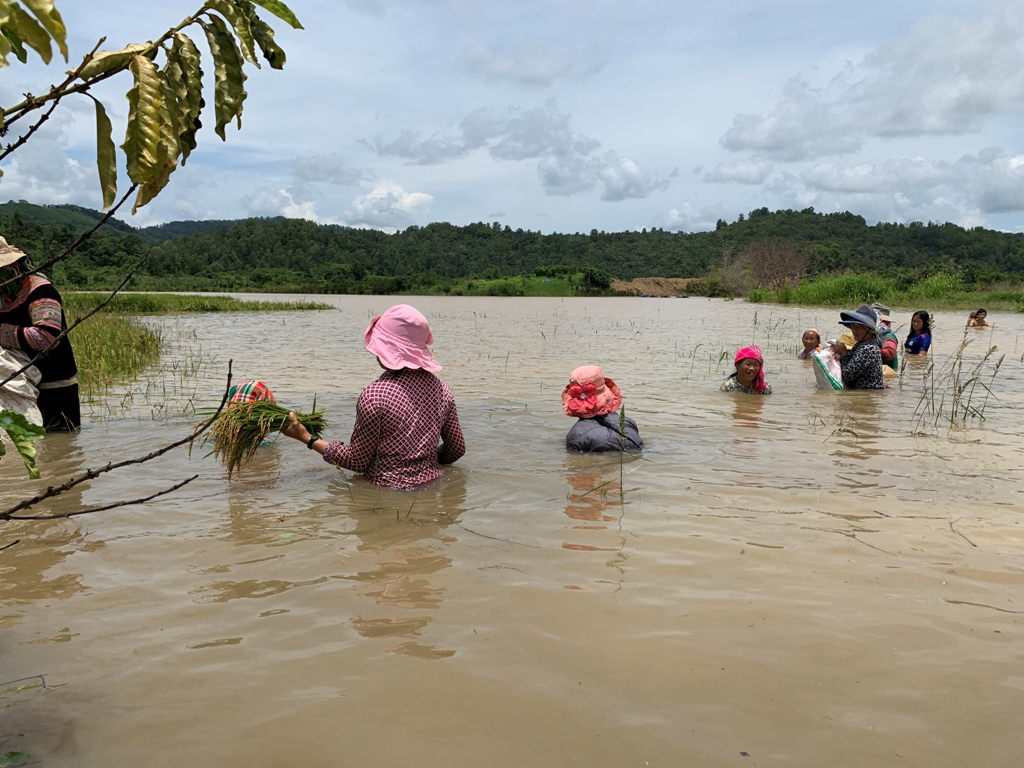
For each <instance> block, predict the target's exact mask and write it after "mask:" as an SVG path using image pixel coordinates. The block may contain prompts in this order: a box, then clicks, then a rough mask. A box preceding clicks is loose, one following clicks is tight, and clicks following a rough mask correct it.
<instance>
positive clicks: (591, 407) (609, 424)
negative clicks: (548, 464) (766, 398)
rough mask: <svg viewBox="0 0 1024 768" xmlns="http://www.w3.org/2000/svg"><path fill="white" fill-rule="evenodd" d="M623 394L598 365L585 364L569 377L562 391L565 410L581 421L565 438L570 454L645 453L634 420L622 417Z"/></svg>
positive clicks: (566, 413)
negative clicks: (620, 408) (620, 407)
mask: <svg viewBox="0 0 1024 768" xmlns="http://www.w3.org/2000/svg"><path fill="white" fill-rule="evenodd" d="M620 405H622V392H620V391H619V388H618V386H617V385H616V384H615V382H614V381H612V380H611V379H609V378H606V377H605V375H604V373H603V372H602V371H601V369H600V368H598V367H597V366H596V365H582V366H580V367H579V368H577V369H576V370H574V371H573V372H572V373H571V374H569V383H568V384H567V385H566V387H565V389H563V390H562V410H563V411H564V412H565V415H566V416H575V417H576V418H577V419H578V421H577V422H576V423H575V424H573V425H572V429H570V430H569V434H567V435H566V436H565V447H566V450H569V451H581V452H584V453H603V452H605V451H642V450H643V449H644V441H643V440H642V439H641V437H640V431H639V429H638V428H637V425H636V422H635V421H633V419H630V418H628V417H627V418H625V419H623V418H622V417H621V416H620V414H619V406H620Z"/></svg>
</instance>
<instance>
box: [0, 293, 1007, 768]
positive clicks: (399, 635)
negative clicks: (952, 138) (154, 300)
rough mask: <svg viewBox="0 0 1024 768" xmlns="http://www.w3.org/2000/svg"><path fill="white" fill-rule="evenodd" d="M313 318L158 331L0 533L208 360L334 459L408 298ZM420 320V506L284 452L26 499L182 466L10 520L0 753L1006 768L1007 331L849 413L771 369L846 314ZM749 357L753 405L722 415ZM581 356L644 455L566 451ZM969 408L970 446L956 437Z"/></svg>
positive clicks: (234, 319) (169, 406)
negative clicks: (426, 333) (441, 401)
mask: <svg viewBox="0 0 1024 768" xmlns="http://www.w3.org/2000/svg"><path fill="white" fill-rule="evenodd" d="M325 300H327V301H329V302H331V303H333V304H334V305H336V306H337V308H338V309H337V310H336V311H324V312H305V313H299V312H296V313H284V314H231V315H203V316H186V317H175V318H160V319H155V320H150V321H147V322H152V323H153V324H155V325H159V326H161V327H162V329H163V332H164V334H165V337H166V339H167V340H168V343H169V346H170V353H169V355H168V357H167V359H165V360H164V362H163V363H162V364H161V366H160V368H159V369H158V370H154V371H153V372H151V374H150V375H149V376H148V377H147V378H146V380H144V381H142V382H138V383H136V384H134V385H132V386H131V387H128V388H126V389H125V390H124V391H121V392H118V393H114V394H112V395H111V396H110V397H109V398H108V399H107V400H106V401H104V402H103V403H97V404H94V405H93V406H92V407H91V408H90V409H89V410H90V412H91V417H90V418H89V419H88V423H87V424H86V425H85V427H84V428H83V430H82V431H81V433H80V434H78V435H74V436H62V435H53V436H50V437H47V438H46V439H45V441H44V442H43V444H42V446H41V448H40V466H41V470H42V472H43V475H44V479H43V481H41V482H37V483H33V482H29V481H27V480H24V479H23V472H21V471H19V464H18V463H17V461H16V460H12V458H11V457H10V456H7V457H5V458H4V459H3V461H2V462H0V500H2V501H3V502H4V503H3V507H4V508H7V507H9V506H10V505H11V504H12V503H13V502H14V501H15V500H18V499H21V498H24V497H25V496H27V495H30V494H32V493H35V492H38V491H39V490H41V489H42V488H44V487H45V486H46V485H48V484H56V483H58V482H62V481H63V480H64V479H66V478H67V477H69V476H70V475H72V474H76V473H81V472H83V471H84V470H86V469H87V468H98V467H101V466H103V465H104V464H106V463H107V462H108V461H116V460H120V459H124V458H130V457H134V456H141V455H144V454H146V453H148V452H150V451H153V450H155V449H157V448H159V447H160V446H162V445H164V444H166V443H168V442H170V441H172V440H174V439H176V438H178V437H180V436H182V435H184V434H185V433H186V432H187V430H188V428H189V426H190V425H191V424H192V423H194V422H195V421H196V418H197V417H196V415H195V413H194V412H193V410H192V409H194V408H196V407H199V408H202V407H208V406H210V405H212V404H214V403H215V402H217V401H219V397H220V394H221V393H222V391H223V389H224V374H225V372H226V367H227V362H228V360H229V359H233V360H234V374H235V377H236V379H246V378H261V379H263V380H265V381H266V382H267V383H268V384H269V385H270V386H271V388H272V389H273V390H274V391H275V392H276V394H277V396H278V400H279V402H281V403H282V404H285V405H288V406H290V407H293V408H296V409H298V410H308V409H309V407H310V406H311V405H312V401H313V397H314V396H316V402H317V404H318V405H323V406H326V408H327V416H328V418H329V419H330V421H331V424H332V426H331V428H330V429H329V430H328V431H327V436H328V437H333V438H340V439H347V438H348V435H349V432H350V430H351V426H352V416H353V411H354V404H355V398H356V396H357V394H358V392H359V390H360V388H361V387H362V386H365V385H366V384H367V383H369V382H370V381H371V380H372V379H374V378H375V377H376V376H377V374H378V373H379V369H378V368H377V366H376V361H375V360H374V359H373V358H372V357H371V356H370V355H369V354H367V353H366V352H365V351H364V350H363V348H362V343H361V342H362V334H363V330H364V328H365V326H366V324H367V322H368V320H369V318H370V317H371V316H372V315H373V314H379V313H380V312H381V311H383V310H384V309H386V308H387V307H388V306H389V305H390V304H392V303H397V302H398V301H401V299H395V298H394V297H326V299H325ZM408 301H409V302H410V303H413V304H415V305H416V306H417V307H418V308H419V309H421V310H422V311H423V312H424V313H425V314H426V315H427V316H428V317H429V318H430V320H431V323H432V324H433V328H434V336H435V339H436V342H437V343H436V346H435V354H436V356H437V358H438V359H439V361H440V362H441V363H442V364H443V365H444V370H443V371H442V372H441V374H440V375H441V376H442V377H443V378H444V379H445V381H447V382H448V383H449V385H450V386H451V388H452V390H453V391H454V393H455V397H456V401H457V403H458V406H459V412H460V416H461V420H462V424H463V428H464V431H465V433H466V438H467V443H468V446H469V451H468V453H467V455H466V456H465V457H464V458H463V459H462V460H461V461H459V463H458V464H457V465H455V466H454V467H453V468H451V469H449V471H448V472H447V474H446V476H445V478H444V479H443V481H441V482H439V483H438V484H436V485H433V486H430V487H428V488H426V489H424V490H420V491H418V492H400V491H391V490H384V489H379V488H376V487H374V486H371V485H369V484H367V483H366V482H365V481H363V480H361V479H359V478H353V477H352V476H351V475H350V474H349V473H344V472H339V471H338V470H336V469H334V468H333V467H331V466H329V465H327V464H325V463H323V462H322V461H321V460H320V459H319V457H318V456H315V455H314V454H312V453H311V452H309V451H307V450H306V449H305V448H304V447H303V446H302V445H300V444H299V443H297V442H295V441H292V440H282V441H281V442H280V443H279V444H276V445H273V446H270V447H268V448H265V449H263V450H262V451H261V452H260V454H259V455H258V456H257V458H256V460H255V461H254V462H253V463H252V464H251V465H250V466H249V467H247V468H246V469H245V470H243V471H241V472H240V473H238V474H237V475H236V476H235V477H234V478H233V479H232V480H231V481H230V482H229V481H228V479H227V477H226V473H225V471H224V469H223V467H221V466H220V465H219V464H217V463H216V462H215V461H214V459H213V458H212V457H211V456H208V455H206V451H205V450H202V449H198V448H197V449H195V450H193V451H192V454H191V456H190V455H189V453H188V451H187V449H186V448H178V449H176V450H174V451H171V452H170V453H168V454H167V455H166V456H164V457H162V458H160V459H158V460H155V461H152V462H149V463H147V464H143V465H137V466H129V467H126V468H124V469H120V470H117V471H114V472H111V473H109V474H107V475H104V476H102V477H99V478H95V479H92V480H89V481H88V482H86V483H84V484H82V485H79V486H77V487H76V488H75V489H73V490H72V491H71V492H69V493H67V494H65V495H64V496H62V497H61V498H60V499H58V500H56V501H52V502H48V503H45V504H43V505H41V507H40V508H39V509H40V511H59V510H67V509H80V508H83V507H94V506H101V505H105V504H111V503H114V502H117V501H119V500H130V499H137V498H141V497H144V496H148V495H150V494H152V493H155V492H157V491H159V490H161V489H164V488H167V487H170V486H172V485H174V484H176V483H179V482H181V481H183V480H186V479H187V478H189V477H191V476H193V475H198V478H197V479H196V480H194V481H193V482H191V483H190V484H188V485H186V486H185V487H183V488H181V489H180V490H178V491H176V492H174V493H172V494H169V495H167V496H165V497H160V498H158V499H155V500H153V501H151V502H149V503H147V504H145V505H142V506H133V507H132V506H130V507H121V508H116V509H112V510H109V511H104V512H98V513H95V514H91V515H86V516H83V517H78V518H75V519H72V520H64V521H37V522H19V523H8V524H5V527H4V528H3V534H4V535H3V539H2V541H0V545H3V544H6V543H9V542H10V541H13V540H14V539H20V543H18V544H17V545H15V546H13V547H10V548H9V549H6V550H5V551H3V552H2V553H0V568H2V569H3V581H2V584H0V654H2V656H0V658H2V661H0V667H2V672H0V678H3V681H19V682H7V683H6V684H5V685H3V686H0V702H2V704H3V709H2V710H0V711H2V718H3V719H2V721H0V753H3V752H6V751H9V750H22V751H24V752H26V753H28V754H29V755H31V756H32V757H33V758H35V759H36V760H37V761H38V764H40V765H44V766H51V767H57V766H59V767H63V766H75V767H76V768H87V767H91V766H103V767H104V768H109V767H110V766H136V765H144V766H181V765H196V766H245V767H246V768H254V767H256V768H259V767H262V766H268V767H277V766H303V768H319V767H320V766H323V767H325V768H327V767H333V766H374V767H377V766H408V765H414V764H415V765H417V766H420V767H421V768H432V767H434V766H444V768H451V766H477V765H486V766H509V767H510V768H511V767H513V766H516V767H518V766H527V765H528V766H532V767H541V768H543V767H545V766H552V767H555V766H557V767H562V766H573V765H581V766H583V765H585V766H640V767H643V768H647V767H648V766H684V765H685V766H691V765H692V766H698V765H699V766H749V767H751V768H754V767H755V766H756V767H757V768H764V767H765V766H821V765H829V766H851V767H853V766H858V767H859V766H867V765H915V766H929V767H930V768H935V767H940V766H964V765H971V766H1010V765H1018V764H1020V760H1021V758H1020V753H1021V746H1022V739H1024V737H1022V736H1021V729H1020V717H1021V712H1022V711H1024V665H1022V662H1024V623H1022V618H1024V461H1022V460H1021V456H1022V448H1024V419H1022V418H1021V411H1022V409H1024V363H1022V358H1024V339H1021V338H1019V337H1020V336H1021V334H1022V332H1024V315H1010V314H999V313H997V314H996V315H995V316H993V317H991V319H992V320H993V321H994V322H995V323H996V327H995V329H993V330H989V331H984V332H973V331H972V332H971V333H972V335H971V336H970V337H968V338H971V339H973V341H972V342H971V344H970V345H968V347H967V348H966V350H965V351H964V353H963V355H962V359H961V361H960V363H959V369H958V370H959V373H957V371H956V370H953V369H951V367H950V366H951V365H952V361H951V360H950V356H951V354H952V353H953V352H954V351H955V349H956V347H957V345H958V343H959V342H960V341H961V340H962V338H963V333H964V332H963V330H962V325H963V322H964V321H965V319H966V315H967V313H966V312H956V313H941V312H940V313H938V316H937V318H936V322H935V336H936V338H937V342H936V345H935V348H934V352H935V354H934V355H933V357H932V358H931V360H932V361H933V362H934V363H935V369H934V371H933V373H932V375H931V376H930V377H929V375H928V374H927V371H928V365H927V363H928V361H927V360H923V359H913V360H910V361H909V363H908V365H907V367H906V370H905V371H904V373H903V377H902V380H901V382H900V383H898V384H896V385H895V386H893V387H892V388H891V389H889V390H887V391H884V392H874V393H839V394H835V393H831V392H823V391H817V390H815V389H814V383H813V374H812V371H811V369H810V368H809V364H808V363H805V362H801V361H798V360H796V359H795V357H794V356H795V353H796V351H797V347H798V343H799V342H798V340H799V337H800V335H801V332H802V331H803V329H804V328H805V327H806V326H810V325H813V326H816V327H817V328H819V329H820V330H821V331H822V333H823V335H824V336H826V337H829V336H835V335H838V333H839V331H840V330H842V329H841V328H840V327H839V326H837V325H836V320H837V319H838V313H837V312H835V311H833V310H806V309H796V308H789V307H771V306H754V305H746V304H744V303H742V302H726V301H717V300H716V301H708V300H706V299H625V298H623V299H497V298H495V299H476V298H413V299H408ZM908 309H916V308H908ZM894 317H895V318H896V325H897V326H901V325H902V326H904V328H905V324H906V323H907V322H909V317H910V312H909V311H897V312H895V313H894ZM905 333H906V331H905V330H904V331H903V335H905ZM752 342H754V343H759V344H761V346H762V347H763V348H764V349H765V354H766V358H767V373H768V378H769V381H770V382H771V383H772V384H773V386H774V389H775V394H773V395H771V396H770V397H754V396H750V395H742V394H724V393H720V392H719V391H718V386H719V384H720V383H721V381H722V380H723V379H724V378H725V376H726V375H727V373H729V372H730V371H731V359H732V353H733V351H734V350H735V348H736V347H737V346H739V345H746V344H749V343H752ZM993 345H994V346H995V347H997V351H996V352H995V353H994V354H993V355H992V356H990V357H989V358H988V359H987V360H986V359H985V353H986V352H987V351H988V349H989V347H990V346H993ZM1002 356H1004V357H1002ZM1000 357H1002V362H1001V366H1000V367H999V369H998V371H994V368H995V365H996V362H997V361H998V360H999V359H1000ZM584 363H596V364H599V365H601V366H602V367H603V368H604V370H605V373H606V374H607V375H608V376H610V377H611V378H614V379H615V380H616V381H617V382H618V383H619V385H620V386H621V388H622V391H623V393H624V396H625V405H626V409H627V412H628V413H629V414H630V415H631V416H633V417H634V418H636V420H637V421H638V423H639V424H640V429H641V434H642V435H643V437H644V439H645V441H646V443H647V445H648V450H647V451H646V452H645V453H644V454H643V456H642V457H633V456H627V457H623V458H622V461H621V462H620V457H618V456H600V455H594V456H588V455H567V454H566V453H565V452H564V450H563V442H562V440H563V436H564V434H565V432H566V431H567V430H568V428H569V427H570V426H571V420H570V419H569V418H568V417H566V416H564V415H562V413H561V410H560V400H559V393H560V390H561V388H562V386H563V384H564V382H565V381H566V379H567V377H568V373H569V371H570V370H571V369H572V368H574V367H575V366H577V365H580V364H584ZM979 371H980V373H981V378H980V380H979V377H978V376H976V375H975V374H976V372H979ZM972 378H973V379H975V380H976V384H975V386H974V390H973V394H972V393H971V391H970V387H969V386H968V387H966V388H964V390H963V392H962V393H961V394H960V396H958V397H957V396H955V395H956V392H955V389H956V388H957V387H964V385H965V384H967V382H968V381H969V380H971V379H972ZM982 384H984V385H985V386H987V387H989V388H990V389H991V394H990V395H989V394H987V392H986V390H985V387H984V386H982ZM968 400H970V407H971V408H972V409H974V411H975V412H977V411H978V409H981V415H983V416H984V417H985V420H984V421H983V422H982V421H981V420H980V419H978V418H977V417H969V418H966V419H964V418H963V411H962V410H961V409H962V407H965V406H967V405H968ZM34 676H38V677H34ZM23 678H27V679H23Z"/></svg>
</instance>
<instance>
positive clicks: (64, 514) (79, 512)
mask: <svg viewBox="0 0 1024 768" xmlns="http://www.w3.org/2000/svg"><path fill="white" fill-rule="evenodd" d="M197 477H199V475H192V477H190V478H188V479H187V480H182V481H181V482H180V483H176V484H175V485H172V486H171V487H170V488H164V490H162V491H157V492H156V493H153V494H150V495H149V496H145V497H143V498H141V499H132V500H131V501H116V502H114V503H113V504H105V505H103V506H102V507H90V508H89V509H79V510H77V511H75V512H57V513H55V514H52V515H25V516H15V517H10V518H7V519H9V520H60V519H62V518H65V517H77V516H78V515H88V514H92V513H93V512H103V511H105V510H108V509H115V508H117V507H127V506H131V505H133V504H145V503H146V502H147V501H152V500H153V499H155V498H157V497H158V496H165V495H167V494H168V493H172V492H173V491H176V490H178V489H179V488H182V487H184V486H186V485H188V484H189V483H191V482H192V481H193V480H195V479H196V478H197Z"/></svg>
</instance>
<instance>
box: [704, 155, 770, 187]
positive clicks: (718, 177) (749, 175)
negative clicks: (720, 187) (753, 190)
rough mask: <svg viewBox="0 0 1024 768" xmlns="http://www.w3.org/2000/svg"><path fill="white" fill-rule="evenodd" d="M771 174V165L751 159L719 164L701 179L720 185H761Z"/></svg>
mask: <svg viewBox="0 0 1024 768" xmlns="http://www.w3.org/2000/svg"><path fill="white" fill-rule="evenodd" d="M771 172H772V164H771V163H769V162H767V161H765V160H758V159H751V160H741V161H739V162H735V163H718V164H717V165H716V166H715V167H714V169H713V170H710V171H708V172H707V173H705V174H703V176H702V177H701V178H702V180H703V181H706V182H709V183H718V184H761V183H763V182H764V180H765V179H767V178H768V176H769V174H770V173H771Z"/></svg>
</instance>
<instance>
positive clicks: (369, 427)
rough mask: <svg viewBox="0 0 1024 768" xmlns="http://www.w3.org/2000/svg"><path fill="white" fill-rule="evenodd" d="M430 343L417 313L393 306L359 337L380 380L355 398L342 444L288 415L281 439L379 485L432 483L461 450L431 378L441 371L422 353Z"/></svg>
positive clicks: (446, 404)
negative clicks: (353, 413)
mask: <svg viewBox="0 0 1024 768" xmlns="http://www.w3.org/2000/svg"><path fill="white" fill-rule="evenodd" d="M433 343H434V336H433V334H432V333H431V330H430V323H428V322H427V318H425V317H424V316H423V315H422V314H421V313H420V312H419V311H418V310H417V309H415V308H414V307H411V306H409V305H408V304H398V305H396V306H394V307H391V308H390V309H388V310H387V311H386V312H385V313H384V314H382V315H380V316H379V317H375V318H373V320H372V321H371V322H370V325H369V327H368V328H367V329H366V333H365V334H364V335H363V346H364V347H365V348H366V351H367V352H369V353H370V354H372V355H375V356H376V357H377V362H378V363H379V365H380V367H381V368H383V369H384V373H383V374H381V376H380V378H378V379H377V380H376V381H375V382H373V383H372V384H370V386H368V387H366V389H364V390H363V391H362V393H361V394H360V395H359V400H358V401H357V403H356V423H355V426H354V427H353V429H352V439H351V440H350V441H349V443H348V445H346V444H345V443H343V442H341V441H330V442H329V441H327V440H323V439H322V438H321V437H320V436H319V435H313V434H310V432H309V431H308V430H307V429H306V428H305V427H304V426H302V425H301V424H300V423H299V421H298V419H297V418H296V417H295V414H294V413H292V414H289V424H288V426H287V427H286V428H285V429H284V430H283V431H282V434H284V435H286V436H288V437H293V438H295V439H296V440H300V441H301V442H303V443H305V444H306V446H307V447H308V448H309V449H310V450H313V451H316V452H317V453H319V454H321V455H322V456H323V457H324V461H327V462H329V463H331V464H335V465H337V466H339V467H343V468H344V469H348V470H351V471H353V472H360V473H362V474H363V475H364V476H365V477H366V479H367V480H369V481H370V482H372V483H375V484H377V485H385V486H390V487H392V488H414V487H416V486H419V485H422V484H424V483H429V482H430V481H431V480H435V479H437V478H438V477H440V476H441V474H442V472H443V470H442V468H441V465H442V464H452V463H454V462H455V461H457V460H458V459H459V458H461V457H462V456H463V454H465V453H466V443H465V440H464V439H463V437H462V427H461V426H460V424H459V415H458V412H457V411H456V409H455V398H454V397H453V396H452V391H451V390H450V389H449V388H448V385H447V384H445V383H444V382H443V381H441V380H440V379H439V378H437V376H435V375H434V372H436V371H439V370H441V366H440V364H439V363H438V362H437V361H436V360H435V359H434V355H433V353H432V352H431V351H430V348H429V347H428V346H427V345H429V344H433Z"/></svg>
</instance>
